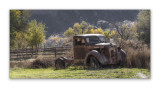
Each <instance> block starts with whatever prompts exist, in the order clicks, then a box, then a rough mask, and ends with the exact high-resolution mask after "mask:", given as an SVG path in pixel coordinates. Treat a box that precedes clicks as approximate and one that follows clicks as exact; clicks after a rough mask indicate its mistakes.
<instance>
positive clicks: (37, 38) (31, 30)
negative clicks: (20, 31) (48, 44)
mask: <svg viewBox="0 0 160 88" xmlns="http://www.w3.org/2000/svg"><path fill="white" fill-rule="evenodd" d="M44 29H45V25H44V24H43V23H41V22H40V23H37V21H36V20H32V21H31V22H30V23H29V24H28V30H27V36H26V38H27V41H28V44H29V45H30V46H32V48H33V46H35V47H36V48H37V47H38V45H39V44H41V43H43V42H44V41H45V37H46V36H45V32H46V31H45V30H44Z"/></svg>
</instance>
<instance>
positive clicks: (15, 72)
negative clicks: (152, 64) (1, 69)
mask: <svg viewBox="0 0 160 88" xmlns="http://www.w3.org/2000/svg"><path fill="white" fill-rule="evenodd" d="M10 78H13V79H14V78H72V79H73V78H76V79H78V78H104V79H105V78H150V72H149V70H147V69H138V68H117V69H100V70H86V69H81V68H77V67H69V68H67V69H63V70H54V69H53V68H47V69H22V68H11V69H10Z"/></svg>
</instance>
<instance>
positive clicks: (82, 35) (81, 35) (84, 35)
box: [74, 34, 103, 37]
mask: <svg viewBox="0 0 160 88" xmlns="http://www.w3.org/2000/svg"><path fill="white" fill-rule="evenodd" d="M87 36H103V35H102V34H80V35H76V36H74V37H87Z"/></svg>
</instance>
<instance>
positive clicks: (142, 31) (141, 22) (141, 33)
mask: <svg viewBox="0 0 160 88" xmlns="http://www.w3.org/2000/svg"><path fill="white" fill-rule="evenodd" d="M137 29H138V38H139V39H140V40H142V41H143V42H144V43H146V44H148V45H150V11H149V10H142V11H140V12H139V13H138V22H137Z"/></svg>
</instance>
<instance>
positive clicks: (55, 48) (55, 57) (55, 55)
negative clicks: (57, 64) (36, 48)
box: [54, 48, 57, 59]
mask: <svg viewBox="0 0 160 88" xmlns="http://www.w3.org/2000/svg"><path fill="white" fill-rule="evenodd" d="M56 52H57V51H56V48H54V55H55V59H56Z"/></svg>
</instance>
